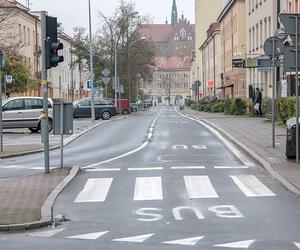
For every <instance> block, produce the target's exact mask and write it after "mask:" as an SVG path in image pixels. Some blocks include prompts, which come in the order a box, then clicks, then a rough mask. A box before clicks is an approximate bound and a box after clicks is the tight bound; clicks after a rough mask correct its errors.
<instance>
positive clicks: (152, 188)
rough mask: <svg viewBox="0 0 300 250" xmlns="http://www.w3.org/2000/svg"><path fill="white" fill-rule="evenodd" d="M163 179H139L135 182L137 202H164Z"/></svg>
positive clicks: (135, 198)
mask: <svg viewBox="0 0 300 250" xmlns="http://www.w3.org/2000/svg"><path fill="white" fill-rule="evenodd" d="M162 199H163V195H162V185H161V177H137V178H136V180H135V188H134V198H133V200H135V201H144V200H162Z"/></svg>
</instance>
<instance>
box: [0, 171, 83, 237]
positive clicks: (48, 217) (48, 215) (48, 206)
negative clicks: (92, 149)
mask: <svg viewBox="0 0 300 250" xmlns="http://www.w3.org/2000/svg"><path fill="white" fill-rule="evenodd" d="M79 171H80V167H79V166H74V167H72V169H71V171H70V173H69V174H68V175H67V176H66V177H65V178H64V179H63V180H62V182H60V183H59V184H58V185H57V186H56V187H55V188H54V189H53V190H52V192H51V193H50V194H49V195H48V197H47V199H46V200H45V201H44V204H43V206H42V207H41V219H40V220H38V221H33V222H28V223H23V224H11V225H0V232H4V231H25V230H31V229H37V228H41V227H46V226H49V225H51V224H52V216H53V205H54V202H55V200H56V198H57V197H58V195H59V194H60V193H61V192H62V191H63V190H64V188H65V187H66V186H67V185H68V184H69V183H70V182H71V181H72V180H73V179H74V177H75V176H76V175H77V174H78V173H79Z"/></svg>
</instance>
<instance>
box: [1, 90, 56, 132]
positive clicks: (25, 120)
mask: <svg viewBox="0 0 300 250" xmlns="http://www.w3.org/2000/svg"><path fill="white" fill-rule="evenodd" d="M52 107H53V102H52V100H51V99H48V131H49V132H50V131H51V130H52V119H53V116H52ZM42 111H43V98H42V97H36V96H24V97H12V98H8V99H5V100H3V102H2V124H3V128H8V129H12V128H28V129H29V130H30V131H32V132H35V133H36V132H38V131H39V130H40V129H41V119H40V115H41V112H42Z"/></svg>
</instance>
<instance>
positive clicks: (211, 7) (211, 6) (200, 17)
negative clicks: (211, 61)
mask: <svg viewBox="0 0 300 250" xmlns="http://www.w3.org/2000/svg"><path fill="white" fill-rule="evenodd" d="M226 2H227V0H209V1H208V0H195V34H196V36H195V58H194V62H193V65H192V68H191V73H190V76H191V77H190V84H192V83H194V82H195V81H197V80H201V79H202V78H203V67H202V65H203V63H202V56H201V53H200V50H199V48H200V47H201V46H202V44H203V43H204V42H205V40H206V38H207V34H206V31H207V30H208V29H209V26H210V25H211V24H212V23H213V22H215V21H216V20H217V17H218V16H219V14H220V13H221V11H222V8H223V6H224V4H225V3H226ZM199 93H201V95H202V92H201V90H200V92H199Z"/></svg>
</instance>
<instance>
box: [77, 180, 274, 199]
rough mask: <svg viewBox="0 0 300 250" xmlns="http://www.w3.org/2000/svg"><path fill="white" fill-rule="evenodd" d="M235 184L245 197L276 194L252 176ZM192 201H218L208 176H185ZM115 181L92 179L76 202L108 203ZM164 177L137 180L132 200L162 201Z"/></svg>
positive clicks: (186, 186)
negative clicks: (108, 196)
mask: <svg viewBox="0 0 300 250" xmlns="http://www.w3.org/2000/svg"><path fill="white" fill-rule="evenodd" d="M230 177H231V179H232V180H233V182H232V183H233V184H235V186H237V187H238V189H239V190H240V191H241V193H242V194H244V195H245V196H246V197H272V196H275V194H274V193H273V192H272V191H271V190H270V189H269V188H267V187H266V186H265V185H264V184H263V183H262V182H261V181H260V180H259V179H258V178H256V177H255V176H253V175H236V176H234V175H230ZM183 181H184V186H185V191H186V192H187V197H188V198H189V199H212V198H213V199H216V198H219V195H218V193H217V191H216V190H215V187H214V185H213V183H212V182H211V181H210V178H209V176H207V175H193V176H183ZM112 182H113V178H89V179H87V181H86V183H85V185H84V187H83V189H82V190H81V191H80V192H79V194H78V195H77V197H76V198H75V200H74V202H75V203H85V202H105V201H106V198H107V195H108V193H109V190H110V188H111V185H112ZM162 188H163V186H162V177H160V176H156V177H136V178H135V186H134V194H133V201H150V200H152V201H154V200H163V190H162Z"/></svg>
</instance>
